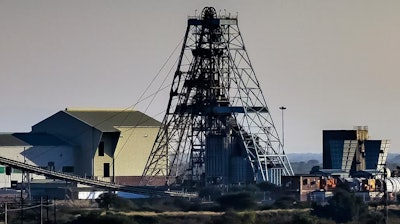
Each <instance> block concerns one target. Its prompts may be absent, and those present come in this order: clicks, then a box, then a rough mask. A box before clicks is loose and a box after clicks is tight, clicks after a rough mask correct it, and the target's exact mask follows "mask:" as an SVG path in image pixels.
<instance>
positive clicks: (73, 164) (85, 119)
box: [0, 108, 160, 187]
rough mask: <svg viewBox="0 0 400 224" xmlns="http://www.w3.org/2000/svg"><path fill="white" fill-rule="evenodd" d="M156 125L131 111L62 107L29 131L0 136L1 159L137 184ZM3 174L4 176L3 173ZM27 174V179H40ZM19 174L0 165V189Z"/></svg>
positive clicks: (19, 179) (152, 140) (15, 180)
mask: <svg viewBox="0 0 400 224" xmlns="http://www.w3.org/2000/svg"><path fill="white" fill-rule="evenodd" d="M159 128H160V122H158V121H157V120H155V119H153V118H151V117H149V116H147V115H145V114H144V113H142V112H139V111H136V110H122V109H121V110H110V109H104V110H99V109H69V108H67V109H65V110H62V111H59V112H57V113H55V114H53V115H52V116H50V117H48V118H46V119H44V120H43V121H41V122H39V123H37V124H35V125H33V126H32V131H31V132H29V133H8V134H1V135H0V156H1V157H5V158H9V159H12V160H16V161H20V162H24V163H28V164H31V165H35V166H38V167H43V168H46V169H49V170H53V171H58V172H64V173H71V174H74V175H77V176H81V177H86V178H91V179H96V180H102V181H107V182H113V183H118V184H126V185H137V184H139V182H140V178H141V175H142V172H143V169H144V165H145V163H146V161H147V158H148V156H149V153H150V149H151V147H152V145H153V143H154V139H155V137H156V135H157V132H158V130H159ZM6 171H8V172H7V174H9V175H6ZM43 178H44V177H43V176H38V175H32V176H30V179H31V180H32V181H34V180H35V179H43ZM21 179H22V177H21V171H19V170H16V169H8V168H7V167H0V187H11V183H15V182H17V181H18V182H20V181H21Z"/></svg>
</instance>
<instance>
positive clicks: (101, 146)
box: [99, 142, 104, 156]
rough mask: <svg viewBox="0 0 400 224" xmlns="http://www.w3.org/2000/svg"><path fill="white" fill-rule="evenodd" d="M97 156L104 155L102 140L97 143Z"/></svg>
mask: <svg viewBox="0 0 400 224" xmlns="http://www.w3.org/2000/svg"><path fill="white" fill-rule="evenodd" d="M99 156H104V142H100V144H99Z"/></svg>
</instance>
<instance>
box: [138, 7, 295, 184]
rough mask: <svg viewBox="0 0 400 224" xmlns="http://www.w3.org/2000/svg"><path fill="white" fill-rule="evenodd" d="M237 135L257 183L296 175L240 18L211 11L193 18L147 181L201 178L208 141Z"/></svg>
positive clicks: (153, 149) (146, 171)
mask: <svg viewBox="0 0 400 224" xmlns="http://www.w3.org/2000/svg"><path fill="white" fill-rule="evenodd" d="M209 135H220V136H230V135H237V136H239V138H240V139H241V141H242V144H243V145H244V147H243V148H244V150H245V153H244V154H245V157H247V158H246V159H247V161H248V162H249V163H250V166H251V169H252V171H253V177H252V179H253V181H257V182H260V181H271V178H270V177H269V172H268V170H269V169H271V168H279V169H281V170H282V174H283V175H293V170H292V168H291V166H290V163H289V161H288V159H287V157H286V155H285V153H284V150H283V146H282V144H281V141H280V139H279V136H278V133H277V130H276V128H275V125H274V123H273V121H272V118H271V114H270V113H269V109H268V107H267V104H266V101H265V98H264V95H263V94H262V91H261V88H260V84H259V82H258V80H257V78H256V75H255V72H254V70H253V67H252V65H251V63H250V59H249V56H248V54H247V52H246V48H245V46H244V42H243V39H242V36H241V34H240V31H239V27H238V20H237V18H236V17H231V16H230V15H229V16H227V15H224V16H217V13H216V12H215V9H214V8H212V7H206V8H204V10H203V12H202V14H201V16H200V17H189V19H188V26H187V29H186V33H185V38H184V43H183V46H182V49H181V54H180V57H179V62H178V66H177V70H176V72H175V75H174V79H173V83H172V87H171V90H170V99H169V102H168V106H167V112H166V114H165V117H164V119H163V121H162V127H161V129H160V131H159V133H158V135H157V137H156V141H155V144H154V146H153V148H152V151H151V153H150V156H149V158H148V161H147V164H146V166H145V169H144V172H143V178H142V180H143V181H144V184H151V178H152V177H154V176H165V178H166V179H165V180H166V183H167V184H173V183H177V182H180V181H182V180H190V181H200V182H201V181H204V176H205V175H206V174H205V172H206V168H205V167H206V163H207V155H206V152H207V150H206V138H207V136H209Z"/></svg>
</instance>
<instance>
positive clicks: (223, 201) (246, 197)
mask: <svg viewBox="0 0 400 224" xmlns="http://www.w3.org/2000/svg"><path fill="white" fill-rule="evenodd" d="M217 202H218V204H219V205H220V207H221V209H222V210H225V211H226V210H229V209H235V210H245V209H253V208H255V207H256V202H255V201H254V198H253V197H252V195H251V194H249V193H247V192H241V193H236V194H227V195H224V196H221V197H220V198H218V199H217Z"/></svg>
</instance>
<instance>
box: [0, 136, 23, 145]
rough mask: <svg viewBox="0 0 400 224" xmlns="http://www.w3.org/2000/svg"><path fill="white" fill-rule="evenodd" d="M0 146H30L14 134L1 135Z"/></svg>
mask: <svg viewBox="0 0 400 224" xmlns="http://www.w3.org/2000/svg"><path fill="white" fill-rule="evenodd" d="M0 146H30V145H29V144H28V143H27V142H24V141H22V140H21V139H19V138H17V137H15V136H14V135H13V134H0Z"/></svg>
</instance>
